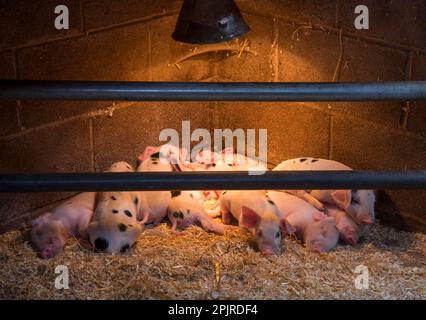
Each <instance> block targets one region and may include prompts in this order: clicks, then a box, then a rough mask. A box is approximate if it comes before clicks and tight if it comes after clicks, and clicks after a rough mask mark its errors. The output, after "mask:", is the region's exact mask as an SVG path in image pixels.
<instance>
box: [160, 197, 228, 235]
mask: <svg viewBox="0 0 426 320" xmlns="http://www.w3.org/2000/svg"><path fill="white" fill-rule="evenodd" d="M167 211H168V217H169V220H170V222H171V224H172V232H173V233H175V234H177V235H180V234H182V232H179V231H177V230H176V229H177V228H180V229H185V228H187V227H189V226H190V225H199V226H201V227H202V228H203V229H204V230H206V231H211V232H214V233H217V234H220V235H222V234H224V227H223V225H222V224H220V223H218V222H216V221H214V220H213V219H212V218H210V217H209V216H208V214H207V213H206V211H205V209H204V206H203V200H202V194H201V192H200V191H172V199H171V200H170V203H169V207H168V209H167Z"/></svg>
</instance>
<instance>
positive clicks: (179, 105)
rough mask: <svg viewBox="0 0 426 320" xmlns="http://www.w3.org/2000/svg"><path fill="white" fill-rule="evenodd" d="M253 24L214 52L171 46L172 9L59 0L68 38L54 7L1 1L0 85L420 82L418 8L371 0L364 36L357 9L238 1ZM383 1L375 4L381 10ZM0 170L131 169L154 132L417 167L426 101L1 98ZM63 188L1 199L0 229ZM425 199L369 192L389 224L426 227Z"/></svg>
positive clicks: (425, 164) (424, 64)
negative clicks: (244, 133) (218, 136)
mask: <svg viewBox="0 0 426 320" xmlns="http://www.w3.org/2000/svg"><path fill="white" fill-rule="evenodd" d="M237 2H238V4H239V6H240V8H241V10H242V12H243V14H244V16H245V17H246V20H247V21H248V23H249V25H250V26H251V28H252V31H251V32H250V33H249V34H248V35H247V37H246V39H247V40H248V41H249V46H248V48H247V49H246V50H244V51H242V52H241V53H240V52H239V49H240V45H241V43H242V40H240V41H239V42H238V43H237V42H230V43H225V44H218V45H211V46H191V45H186V44H180V43H177V42H175V41H173V40H172V39H171V37H170V34H171V32H172V31H173V28H174V25H175V22H176V18H177V14H178V11H179V8H180V6H181V3H182V2H181V1H174V0H144V1H142V0H125V1H115V0H90V1H89V0H67V1H61V2H60V4H65V5H67V6H68V8H69V10H70V30H67V31H58V30H56V29H55V28H54V27H53V20H54V17H55V15H54V13H53V10H54V7H55V6H56V5H58V4H59V3H58V2H57V1H53V0H48V1H33V2H29V1H24V0H16V1H13V2H12V1H0V14H1V16H2V19H0V78H16V79H68V80H73V79H79V80H140V81H143V80H149V81H161V80H163V81H387V80H426V42H425V40H424V39H426V29H425V25H424V23H423V20H422V19H424V16H425V14H426V4H425V2H424V1H423V0H413V1H410V2H407V1H403V0H394V1H380V2H379V1H374V0H368V1H367V0H366V1H363V4H365V5H367V6H368V7H369V9H370V30H368V31H366V30H364V31H358V30H355V28H354V27H353V21H354V18H355V14H354V13H353V11H354V8H355V6H356V5H357V4H359V3H358V2H357V1H352V0H349V1H346V0H345V1H343V0H332V1H320V0H311V1H308V0H302V1H301V0H288V1H284V0H262V1H254V0H239V1H237ZM379 3H380V5H379ZM0 112H1V114H2V117H1V118H0V172H2V173H11V172H80V171H83V172H90V171H101V170H104V169H105V168H106V167H107V166H108V165H109V164H111V163H112V162H113V161H117V160H125V161H129V162H131V163H134V159H135V158H136V156H137V155H138V154H139V153H140V152H141V151H142V150H143V149H144V147H145V146H146V145H147V144H153V145H156V144H158V134H159V132H160V131H161V130H162V129H164V128H175V129H178V130H179V128H180V126H181V121H182V120H191V127H192V128H200V127H201V128H208V129H212V128H267V129H268V157H269V159H268V160H269V161H270V162H272V163H278V162H279V161H281V160H284V159H286V158H290V157H297V156H302V155H305V156H315V157H330V158H333V159H336V160H339V161H343V162H345V163H347V164H348V165H351V166H353V167H354V168H356V169H425V168H426V129H425V128H426V105H425V103H424V102H413V103H410V104H408V103H399V102H374V103H371V102H357V103H352V102H347V103H270V102H268V103H225V102H218V103H214V102H212V103H197V102H192V103H183V102H168V103H161V102H153V103H129V102H126V103H121V102H115V103H113V102H88V101H87V102H86V101H79V102H71V101H68V102H63V101H48V102H46V101H17V102H6V101H0ZM67 196H69V194H68V193H66V194H65V193H50V194H25V195H20V194H1V195H0V208H1V209H0V221H1V223H0V230H1V231H4V230H7V229H9V228H12V227H16V226H17V225H19V223H21V222H22V221H25V220H28V219H30V218H31V217H32V216H33V215H34V213H35V212H38V211H39V210H40V209H41V208H43V207H44V206H50V205H51V204H52V203H54V202H55V201H58V200H61V199H63V198H65V197H67ZM425 196H426V192H425V191H414V192H413V191H392V192H387V193H383V192H381V193H380V197H379V200H380V202H379V209H380V213H381V215H380V216H381V218H382V220H383V221H386V222H396V221H398V222H400V223H402V224H407V225H408V226H410V227H412V228H414V229H417V230H418V229H420V230H426V218H425V214H424V210H425V209H426V200H425V198H426V197H425Z"/></svg>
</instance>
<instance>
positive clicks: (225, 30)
mask: <svg viewBox="0 0 426 320" xmlns="http://www.w3.org/2000/svg"><path fill="white" fill-rule="evenodd" d="M249 31H250V27H249V26H248V25H247V23H246V22H245V21H244V18H243V16H242V15H241V12H240V10H239V9H238V7H237V5H236V4H235V2H234V0H184V2H183V5H182V8H181V11H180V14H179V18H178V20H177V23H176V28H175V31H174V32H173V34H172V37H173V39H175V40H177V41H180V42H186V43H193V44H208V43H217V42H223V41H228V40H231V39H235V38H238V37H240V36H242V35H244V34H246V33H247V32H249Z"/></svg>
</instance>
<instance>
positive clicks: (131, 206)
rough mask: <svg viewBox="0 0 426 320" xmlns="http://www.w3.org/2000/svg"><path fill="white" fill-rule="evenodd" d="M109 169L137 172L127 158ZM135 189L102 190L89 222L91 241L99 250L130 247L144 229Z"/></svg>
mask: <svg viewBox="0 0 426 320" xmlns="http://www.w3.org/2000/svg"><path fill="white" fill-rule="evenodd" d="M107 172H134V170H133V168H132V166H131V165H129V164H128V163H126V162H122V161H120V162H116V163H114V164H112V165H111V167H110V168H109V169H108V170H107ZM135 199H136V197H135V195H134V193H133V192H118V191H114V192H99V193H97V195H96V209H95V213H94V214H93V219H92V221H91V222H90V224H89V227H88V233H89V238H90V242H91V244H92V245H93V247H94V248H95V249H96V250H98V251H103V252H109V253H116V252H124V251H126V250H127V249H128V248H130V247H131V246H132V245H133V244H134V243H135V242H136V239H137V237H138V235H139V234H140V233H141V230H142V228H141V225H140V223H139V222H138V221H137V208H136V206H137V204H136V201H135Z"/></svg>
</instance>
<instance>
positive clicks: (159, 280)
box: [0, 223, 426, 299]
mask: <svg viewBox="0 0 426 320" xmlns="http://www.w3.org/2000/svg"><path fill="white" fill-rule="evenodd" d="M27 237H28V230H20V231H12V232H9V233H5V234H3V235H1V236H0V266H1V268H0V298H2V299H306V298H308V299H369V298H378V299H392V298H393V299H425V298H426V273H425V270H426V269H425V267H426V259H425V255H426V235H424V234H421V233H409V232H402V231H400V232H399V231H396V230H394V229H391V228H387V227H384V226H382V225H380V224H379V223H377V224H375V225H373V226H370V227H369V228H368V229H367V230H366V232H365V234H364V236H363V237H362V239H361V243H360V244H359V245H357V246H356V247H350V246H344V245H339V246H338V247H336V248H335V249H334V250H333V251H332V252H331V253H328V254H322V255H320V254H316V253H310V252H308V251H307V250H306V249H305V248H304V247H303V246H302V245H301V244H300V243H298V241H297V240H295V239H292V238H288V239H287V240H286V242H285V250H284V252H283V254H282V255H280V256H272V257H265V256H262V255H261V254H259V253H258V252H257V251H255V250H254V249H253V248H252V247H251V246H250V245H249V244H248V242H247V241H248V238H247V235H244V234H242V233H241V232H240V230H239V229H238V227H230V228H229V229H227V231H226V234H225V235H224V236H218V235H214V234H210V233H206V232H205V231H203V230H202V229H200V228H198V227H195V226H194V227H190V228H189V229H187V230H186V231H185V235H184V236H175V235H173V234H172V233H171V232H170V227H169V226H168V225H167V224H165V223H164V224H160V225H159V226H157V227H155V228H150V229H146V230H145V231H144V232H143V234H142V235H141V237H140V238H139V240H138V242H137V243H136V245H135V246H134V247H133V248H132V249H131V250H130V251H129V252H127V253H123V254H118V255H107V254H99V253H95V252H89V251H86V250H84V249H82V248H80V247H79V244H78V243H77V242H76V241H75V240H74V239H71V240H70V241H69V242H68V243H67V246H66V248H65V250H64V252H63V253H62V254H60V255H58V256H57V257H55V258H54V259H50V260H42V259H40V258H38V257H37V254H36V252H35V251H34V250H33V248H32V247H31V246H30V244H29V242H28V238H27ZM360 264H363V265H365V266H367V267H368V270H369V289H367V290H360V289H356V288H355V285H354V281H355V277H356V276H358V274H356V273H354V270H355V268H356V266H358V265H360ZM58 265H66V266H67V267H68V269H69V275H70V278H69V289H62V290H58V289H55V287H54V281H55V277H57V276H58V274H55V267H56V266H58ZM217 271H219V273H217ZM217 276H218V277H219V278H220V281H219V282H217Z"/></svg>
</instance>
